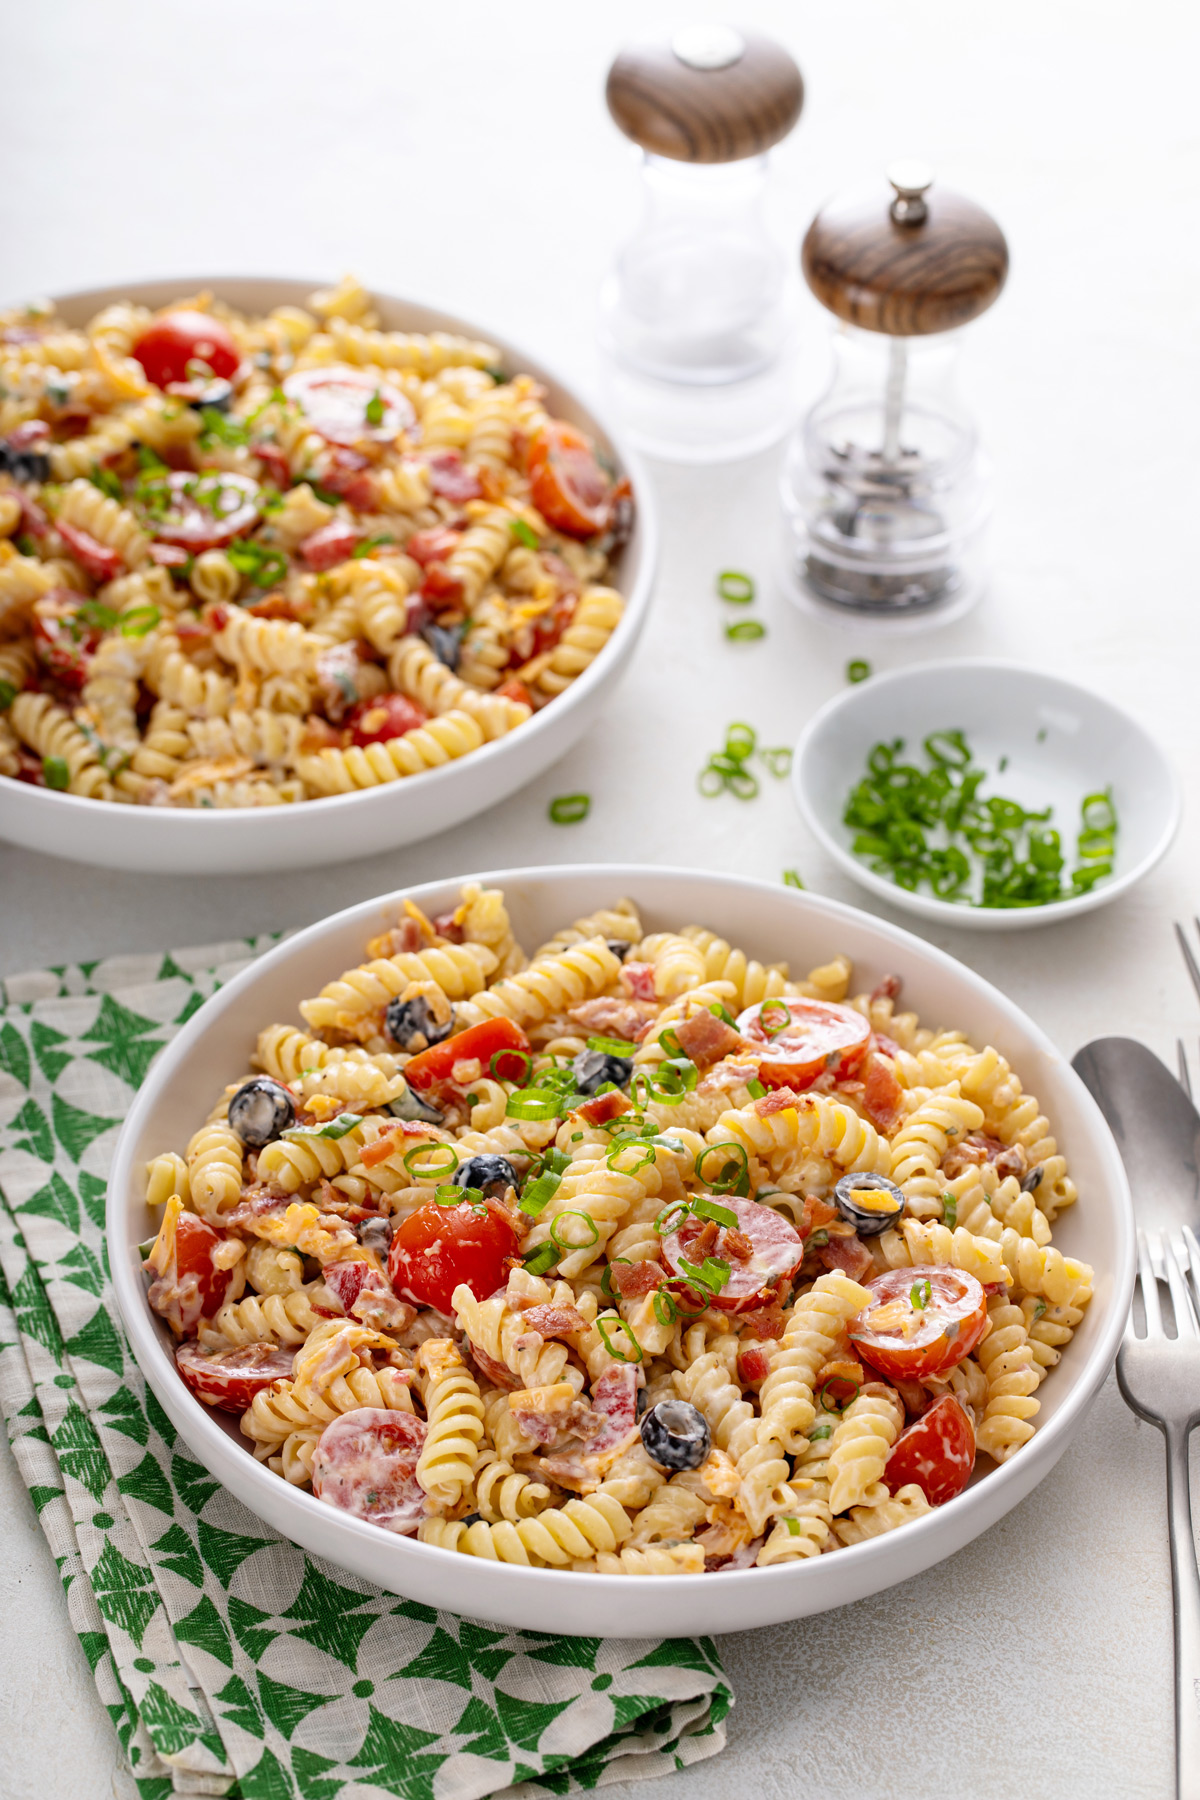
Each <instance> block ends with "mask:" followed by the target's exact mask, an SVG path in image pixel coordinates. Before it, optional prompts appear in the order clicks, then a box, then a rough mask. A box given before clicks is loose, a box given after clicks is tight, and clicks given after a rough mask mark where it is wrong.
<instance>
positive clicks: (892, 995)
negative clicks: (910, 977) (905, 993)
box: [871, 975, 904, 1005]
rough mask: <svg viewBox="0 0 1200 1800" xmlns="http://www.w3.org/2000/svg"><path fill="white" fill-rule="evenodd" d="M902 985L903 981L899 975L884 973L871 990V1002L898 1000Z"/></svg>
mask: <svg viewBox="0 0 1200 1800" xmlns="http://www.w3.org/2000/svg"><path fill="white" fill-rule="evenodd" d="M903 986H904V981H903V978H902V977H901V976H899V975H885V976H884V977H883V979H882V980H881V981H880V982H879V984H878V986H877V987H874V988H872V990H871V1004H872V1005H874V1003H875V1002H876V1001H877V1000H898V999H899V998H900V990H901V988H902V987H903Z"/></svg>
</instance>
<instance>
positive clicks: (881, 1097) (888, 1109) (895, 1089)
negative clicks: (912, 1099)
mask: <svg viewBox="0 0 1200 1800" xmlns="http://www.w3.org/2000/svg"><path fill="white" fill-rule="evenodd" d="M862 1076H863V1108H864V1110H865V1112H866V1115H867V1117H868V1118H869V1119H870V1121H871V1123H872V1125H874V1127H875V1129H876V1131H880V1132H882V1133H883V1135H884V1137H890V1136H891V1135H892V1133H893V1132H894V1131H895V1130H896V1129H897V1127H898V1126H899V1124H900V1120H901V1117H902V1114H901V1111H900V1096H901V1093H902V1091H903V1090H902V1089H901V1086H900V1083H899V1082H898V1081H897V1080H896V1071H895V1069H894V1068H893V1067H892V1064H891V1062H890V1060H889V1059H888V1058H887V1057H886V1056H876V1055H875V1054H874V1053H872V1054H871V1055H870V1056H868V1057H867V1060H866V1065H865V1067H864V1068H863V1071H862Z"/></svg>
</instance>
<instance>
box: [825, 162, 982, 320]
mask: <svg viewBox="0 0 1200 1800" xmlns="http://www.w3.org/2000/svg"><path fill="white" fill-rule="evenodd" d="M888 179H889V181H890V182H891V185H892V188H893V190H894V191H893V194H892V195H891V196H890V198H889V196H888V195H887V194H886V193H885V192H884V191H883V189H882V188H880V189H876V190H875V192H874V193H873V194H871V195H870V197H869V198H864V197H863V196H862V195H858V196H854V197H850V198H843V199H836V200H832V201H830V202H829V204H828V205H826V206H823V207H822V208H821V211H820V212H819V213H818V214H817V216H816V218H815V219H814V220H813V222H812V224H811V225H810V226H809V228H808V232H807V234H806V235H805V239H804V243H803V245H802V246H801V250H800V266H801V268H802V269H803V271H804V278H805V280H806V281H807V282H808V285H809V287H810V288H811V289H812V291H813V293H814V294H815V295H816V297H817V299H818V300H819V301H820V302H821V304H822V306H826V307H828V308H829V311H830V312H831V313H834V314H835V315H836V316H837V317H838V318H839V319H845V320H846V322H847V324H850V325H859V326H861V327H863V328H864V329H865V330H867V331H882V332H886V333H887V334H888V336H889V337H923V336H925V335H927V334H928V333H931V332H935V331H950V330H952V329H953V328H954V327H955V326H958V325H966V324H969V323H970V321H971V320H972V319H977V318H978V317H979V315H980V313H983V312H986V311H987V309H988V307H989V306H990V305H991V304H992V302H993V301H994V300H995V299H996V298H997V296H998V295H999V293H1000V290H1001V288H1002V287H1003V286H1004V283H1005V280H1006V278H1007V275H1008V245H1007V243H1006V242H1005V238H1004V233H1003V232H1002V231H1001V229H1000V227H999V225H997V223H996V221H995V219H993V218H992V216H991V214H990V213H987V212H985V211H984V209H983V208H982V207H981V206H978V205H976V203H975V202H974V201H973V200H967V199H965V198H964V196H963V195H961V194H954V193H951V192H949V190H948V189H945V188H939V187H937V186H936V185H934V183H933V177H932V175H931V174H930V172H929V171H928V170H927V169H924V168H923V166H922V165H919V164H911V163H905V164H896V165H894V167H893V168H892V169H891V170H889V172H888Z"/></svg>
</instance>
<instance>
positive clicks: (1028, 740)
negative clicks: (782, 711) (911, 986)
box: [792, 656, 1180, 931]
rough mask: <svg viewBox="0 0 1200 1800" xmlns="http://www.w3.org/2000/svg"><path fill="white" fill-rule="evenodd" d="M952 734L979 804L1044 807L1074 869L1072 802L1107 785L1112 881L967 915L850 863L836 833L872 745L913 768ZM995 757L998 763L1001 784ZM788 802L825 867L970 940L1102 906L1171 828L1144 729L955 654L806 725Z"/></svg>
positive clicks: (1067, 693) (1160, 762)
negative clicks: (962, 745)
mask: <svg viewBox="0 0 1200 1800" xmlns="http://www.w3.org/2000/svg"><path fill="white" fill-rule="evenodd" d="M946 730H961V731H962V732H963V733H964V735H965V737H966V740H967V742H968V744H969V745H970V747H971V752H972V757H973V761H974V763H975V765H976V766H980V767H983V768H985V769H987V770H988V773H989V780H988V781H987V782H985V783H984V789H983V791H984V794H985V795H987V794H996V793H999V794H1003V795H1005V796H1006V797H1007V798H1011V799H1013V800H1017V801H1019V802H1020V804H1021V805H1023V806H1025V807H1027V808H1029V809H1030V810H1031V811H1034V810H1037V811H1040V810H1041V809H1042V808H1043V807H1045V806H1047V805H1050V806H1053V808H1054V814H1053V818H1052V819H1051V824H1052V825H1053V826H1054V827H1055V828H1056V829H1057V830H1058V831H1059V832H1060V833H1061V834H1062V845H1063V853H1064V856H1065V857H1066V867H1067V869H1068V870H1069V869H1070V868H1071V867H1072V866H1073V865H1074V851H1075V837H1076V834H1077V832H1078V830H1079V808H1080V803H1081V802H1082V800H1083V798H1084V796H1085V794H1090V793H1095V792H1098V791H1102V790H1103V789H1105V788H1111V789H1112V794H1113V801H1114V804H1115V806H1116V812H1117V827H1118V828H1117V852H1116V856H1115V858H1114V867H1113V873H1112V874H1111V875H1110V876H1108V877H1107V878H1106V879H1105V880H1103V881H1101V882H1099V883H1098V884H1097V886H1096V887H1094V888H1092V890H1091V891H1090V893H1084V894H1079V895H1077V896H1072V897H1071V898H1070V899H1068V900H1055V901H1052V902H1051V903H1050V904H1049V905H1047V906H1029V907H1011V908H1010V907H992V906H971V905H969V904H966V903H964V902H962V901H955V900H940V899H938V897H937V896H936V895H935V894H932V893H929V892H928V891H925V890H922V891H921V892H919V893H910V892H908V890H907V889H905V888H902V887H898V886H897V885H896V883H895V882H893V881H889V880H888V879H887V877H886V876H883V875H877V874H875V873H874V871H873V870H871V869H870V868H868V866H867V864H866V863H865V862H863V861H862V860H861V859H860V858H859V857H857V856H855V855H854V853H853V851H852V850H851V848H850V846H851V844H852V843H853V841H854V838H855V835H856V834H855V832H854V830H853V829H852V827H850V826H848V825H845V824H843V822H842V813H843V810H844V808H845V805H846V801H847V799H848V797H849V794H850V791H851V789H852V788H853V787H854V786H855V785H856V783H857V782H858V781H859V780H860V779H861V777H862V775H863V773H864V772H865V769H866V763H867V754H868V752H869V751H870V749H871V746H872V745H873V744H877V743H880V742H881V741H884V740H890V739H893V738H903V739H904V741H905V744H906V746H907V751H908V754H909V755H910V756H912V757H914V758H915V759H917V760H918V761H921V760H923V757H922V751H921V745H922V742H923V740H924V739H925V738H927V737H928V736H929V735H930V733H931V732H935V731H946ZM1002 757H1007V758H1008V763H1007V767H1006V768H1005V769H1004V771H1003V773H1000V772H999V771H998V765H999V763H1000V760H1001V758H1002ZM792 792H793V794H794V796H795V800H796V804H797V806H798V807H799V809H800V812H801V814H802V815H803V818H804V820H805V823H806V824H807V825H808V827H809V829H810V830H811V831H812V833H813V835H814V836H815V837H816V838H817V839H818V840H819V842H820V843H821V845H822V846H823V847H824V849H826V850H827V851H828V852H829V854H830V856H832V858H833V860H834V861H835V862H836V863H837V864H838V866H839V867H840V868H842V869H844V870H845V872H846V874H847V875H850V876H852V877H853V878H854V880H855V881H857V882H859V883H860V884H861V886H863V887H865V888H867V889H868V890H869V891H870V892H871V893H872V894H876V895H878V897H879V898H880V899H881V900H887V901H889V902H890V904H891V905H893V906H898V907H902V908H903V909H904V910H905V911H907V912H911V913H918V914H919V915H920V917H921V918H923V919H933V920H935V921H936V922H937V923H938V924H940V925H958V926H962V927H964V928H966V929H967V930H970V931H1021V930H1027V929H1028V928H1030V927H1031V926H1034V925H1051V924H1053V923H1054V922H1055V920H1057V919H1068V918H1073V917H1074V916H1075V915H1076V914H1077V913H1084V912H1091V911H1092V910H1093V908H1094V907H1097V906H1106V905H1107V904H1108V902H1109V901H1110V900H1115V899H1116V898H1117V896H1118V895H1120V894H1124V893H1126V892H1127V891H1128V890H1129V889H1130V888H1131V887H1133V885H1134V883H1135V882H1138V881H1140V880H1141V879H1142V877H1143V875H1148V874H1149V872H1150V870H1151V869H1152V868H1153V867H1154V866H1155V864H1156V863H1157V862H1159V861H1160V860H1161V859H1162V858H1163V857H1164V856H1165V855H1166V853H1167V851H1168V849H1169V848H1170V846H1171V840H1172V839H1173V838H1174V836H1175V833H1176V831H1177V830H1178V827H1179V815H1180V798H1179V788H1178V784H1177V783H1176V780H1175V776H1174V773H1173V771H1172V769H1171V766H1170V764H1169V763H1168V762H1167V760H1166V758H1165V757H1164V755H1163V753H1162V751H1161V750H1160V749H1159V747H1158V745H1157V744H1156V743H1155V741H1154V739H1153V738H1152V737H1151V736H1150V735H1149V733H1148V732H1147V731H1145V730H1144V729H1143V727H1142V726H1141V725H1139V724H1138V722H1137V720H1136V719H1131V718H1130V716H1129V714H1128V713H1124V712H1122V711H1121V709H1120V708H1119V707H1117V706H1114V705H1113V704H1112V702H1111V701H1110V700H1105V699H1103V698H1102V697H1101V695H1099V694H1093V693H1091V692H1090V691H1089V690H1088V689H1087V688H1083V687H1078V686H1077V685H1076V684H1075V683H1074V682H1073V681H1064V680H1063V679H1062V678H1061V677H1060V676H1058V675H1047V674H1045V673H1043V672H1042V671H1041V670H1040V669H1030V668H1026V667H1024V666H1023V665H1022V664H1020V663H1010V662H994V661H992V660H991V659H990V658H988V657H982V656H968V657H963V658H961V659H956V660H954V661H947V662H930V663H920V664H917V665H916V666H914V667H912V668H907V669H897V670H896V671H895V673H894V674H890V675H874V676H871V677H870V678H869V679H868V680H866V681H863V682H860V683H859V684H858V685H857V686H856V687H851V688H847V689H846V691H845V693H842V694H838V695H837V696H836V697H835V698H834V699H832V700H830V701H829V702H827V704H826V705H825V706H823V707H822V708H821V710H820V712H818V713H817V714H816V715H815V717H814V718H812V719H810V721H809V723H808V725H807V726H806V728H805V730H804V731H803V733H802V734H801V737H800V741H799V743H798V744H797V745H796V750H795V755H794V756H793V759H792Z"/></svg>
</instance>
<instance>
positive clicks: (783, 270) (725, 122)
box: [600, 25, 804, 462]
mask: <svg viewBox="0 0 1200 1800" xmlns="http://www.w3.org/2000/svg"><path fill="white" fill-rule="evenodd" d="M607 99H608V109H609V111H610V112H611V114H612V116H613V118H614V119H615V120H616V122H617V124H618V125H619V126H620V128H621V130H622V131H623V132H624V133H625V135H626V137H628V138H632V140H633V142H634V143H635V144H636V145H637V146H638V147H639V149H640V151H641V162H642V176H643V184H644V206H643V212H642V218H641V221H640V223H639V225H638V227H637V229H636V230H635V232H634V234H633V236H632V237H631V238H630V239H629V241H628V242H627V243H626V244H625V245H624V247H623V248H622V250H621V251H620V252H619V254H618V256H617V259H616V263H615V265H614V267H613V270H612V272H611V274H610V276H609V278H608V280H607V281H606V282H605V284H604V287H603V290H602V292H601V297H600V351H601V362H602V369H603V375H604V383H605V387H606V390H607V393H608V397H609V399H610V401H611V403H612V406H613V410H614V412H616V413H618V414H619V415H620V416H621V417H622V418H623V420H624V422H625V425H626V429H627V430H628V432H629V435H630V436H631V437H632V438H633V440H634V441H635V442H636V443H637V444H639V445H640V447H641V448H642V449H644V450H648V451H650V452H651V454H653V455H656V456H662V457H665V458H667V459H669V460H671V461H675V462H720V461H724V460H726V459H727V458H730V457H734V456H741V455H748V454H749V453H750V452H751V451H754V450H759V449H763V448H765V446H766V445H768V444H771V443H774V442H775V441H776V440H777V439H778V438H780V437H782V435H783V434H784V432H785V431H787V430H788V429H789V427H790V426H791V424H792V422H793V420H794V418H795V398H794V392H793V382H792V366H793V364H794V333H795V307H794V289H793V287H792V280H793V278H792V276H791V274H790V271H789V268H788V258H787V256H786V255H785V253H784V251H783V249H782V247H781V246H780V245H779V244H778V243H777V242H776V241H775V239H774V238H773V237H772V235H771V234H770V232H769V231H768V229H767V223H766V217H765V199H766V187H767V152H768V150H770V148H771V146H772V145H773V144H777V143H779V142H780V140H781V139H782V138H785V137H786V136H787V134H788V133H789V132H790V131H791V129H792V127H793V126H794V125H795V123H796V120H797V119H798V118H799V116H800V108H801V106H802V104H803V101H804V83H803V81H802V80H801V76H800V71H799V69H798V68H797V67H796V64H795V63H794V61H793V60H792V58H791V56H789V54H788V52H787V51H786V50H785V49H784V48H783V47H782V45H780V44H777V43H775V42H773V41H772V40H771V39H770V38H767V37H762V36H759V35H758V34H756V33H753V32H748V31H747V32H743V31H737V30H734V29H733V27H732V26H728V25H689V26H684V27H682V28H680V29H679V30H677V31H676V32H675V33H674V35H673V36H672V37H670V38H669V39H664V40H661V41H654V42H645V43H639V44H635V45H631V46H629V47H628V48H627V49H625V50H623V51H622V52H621V54H620V55H619V56H618V57H617V59H616V61H615V62H614V63H613V65H612V68H611V69H610V70H609V74H608V87H607Z"/></svg>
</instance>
